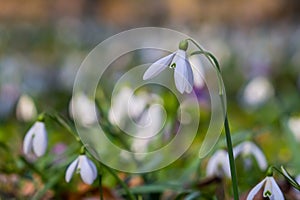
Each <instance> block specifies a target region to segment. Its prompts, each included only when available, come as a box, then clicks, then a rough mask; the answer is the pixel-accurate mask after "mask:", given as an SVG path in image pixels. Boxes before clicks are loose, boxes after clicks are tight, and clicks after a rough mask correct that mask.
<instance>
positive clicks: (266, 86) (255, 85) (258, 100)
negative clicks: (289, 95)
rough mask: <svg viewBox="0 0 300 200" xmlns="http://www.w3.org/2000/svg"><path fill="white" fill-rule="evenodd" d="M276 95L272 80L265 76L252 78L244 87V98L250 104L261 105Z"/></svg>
mask: <svg viewBox="0 0 300 200" xmlns="http://www.w3.org/2000/svg"><path fill="white" fill-rule="evenodd" d="M273 95H274V88H273V86H272V84H271V83H270V81H269V80H268V79H267V78H266V77H263V76H258V77H256V78H254V79H252V80H251V81H250V82H249V83H248V85H247V86H246V87H245V89H244V94H243V100H244V102H245V103H246V104H247V105H249V106H254V107H255V106H260V105H261V104H263V103H265V102H266V101H267V100H268V99H269V98H271V97H272V96H273Z"/></svg>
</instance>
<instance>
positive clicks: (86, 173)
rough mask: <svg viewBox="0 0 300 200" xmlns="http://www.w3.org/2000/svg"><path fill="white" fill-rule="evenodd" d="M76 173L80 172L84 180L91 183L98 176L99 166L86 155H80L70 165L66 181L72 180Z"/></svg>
mask: <svg viewBox="0 0 300 200" xmlns="http://www.w3.org/2000/svg"><path fill="white" fill-rule="evenodd" d="M74 173H77V174H79V173H80V176H81V179H82V180H83V182H84V183H86V184H89V185H91V184H92V183H93V182H94V181H95V179H96V178H97V168H96V166H95V164H94V163H93V162H92V161H91V160H90V159H89V158H88V157H87V156H86V155H80V156H78V158H76V159H75V160H74V161H73V162H72V163H71V164H70V165H69V167H68V168H67V171H66V175H65V180H66V182H70V180H71V178H72V176H73V174H74Z"/></svg>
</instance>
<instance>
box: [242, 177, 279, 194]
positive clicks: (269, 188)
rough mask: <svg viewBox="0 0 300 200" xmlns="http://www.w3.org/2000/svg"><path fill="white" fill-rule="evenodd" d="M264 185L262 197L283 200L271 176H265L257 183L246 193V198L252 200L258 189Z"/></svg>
mask: <svg viewBox="0 0 300 200" xmlns="http://www.w3.org/2000/svg"><path fill="white" fill-rule="evenodd" d="M262 187H264V192H263V197H264V198H266V197H268V198H269V199H271V200H284V196H283V194H282V192H281V190H280V188H279V186H278V185H277V183H276V181H275V179H274V178H273V177H272V176H267V177H266V178H265V179H264V180H262V181H261V182H260V183H258V184H257V185H256V186H255V187H254V188H253V189H252V190H251V191H250V192H249V194H248V196H247V200H253V199H254V197H255V196H256V194H257V193H258V191H259V190H260V189H261V188H262Z"/></svg>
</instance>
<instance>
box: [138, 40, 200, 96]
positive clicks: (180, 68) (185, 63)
mask: <svg viewBox="0 0 300 200" xmlns="http://www.w3.org/2000/svg"><path fill="white" fill-rule="evenodd" d="M184 42H186V41H184ZM181 44H182V43H181ZM181 44H180V45H181ZM180 45H179V46H180ZM185 45H186V46H185V48H180V47H179V49H178V50H177V51H176V52H174V53H172V54H170V55H168V56H166V57H163V58H161V59H159V60H158V61H156V62H155V63H153V64H152V65H151V66H150V67H149V68H148V69H147V71H146V72H145V74H144V76H143V79H144V80H147V79H151V78H153V77H155V76H157V75H158V74H159V73H160V72H162V71H163V70H164V69H166V68H167V67H170V68H175V71H174V80H175V85H176V88H177V90H178V91H179V92H180V93H181V94H183V93H184V92H187V93H190V92H191V91H192V90H193V84H194V76H193V71H192V67H191V65H190V62H189V60H188V58H187V53H186V49H187V42H186V43H185Z"/></svg>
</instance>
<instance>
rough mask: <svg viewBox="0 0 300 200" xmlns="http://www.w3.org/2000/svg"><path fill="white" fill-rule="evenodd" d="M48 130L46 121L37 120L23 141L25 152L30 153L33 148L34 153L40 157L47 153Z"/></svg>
mask: <svg viewBox="0 0 300 200" xmlns="http://www.w3.org/2000/svg"><path fill="white" fill-rule="evenodd" d="M47 143H48V138H47V131H46V128H45V124H44V122H41V121H37V122H35V123H34V124H33V126H32V127H31V128H30V129H29V131H28V132H27V133H26V135H25V138H24V141H23V152H24V153H25V154H29V153H30V151H31V150H32V151H33V153H34V154H35V155H36V156H38V157H40V156H42V155H44V154H45V152H46V149H47Z"/></svg>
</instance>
